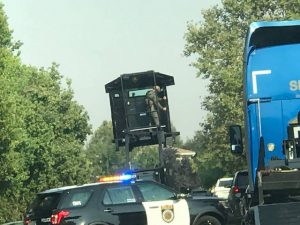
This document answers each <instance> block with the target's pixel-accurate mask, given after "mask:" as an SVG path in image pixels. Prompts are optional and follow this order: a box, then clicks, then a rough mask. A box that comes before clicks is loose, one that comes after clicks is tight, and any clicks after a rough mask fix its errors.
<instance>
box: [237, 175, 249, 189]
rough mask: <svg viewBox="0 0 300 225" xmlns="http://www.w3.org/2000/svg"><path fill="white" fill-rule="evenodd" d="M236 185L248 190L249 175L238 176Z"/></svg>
mask: <svg viewBox="0 0 300 225" xmlns="http://www.w3.org/2000/svg"><path fill="white" fill-rule="evenodd" d="M236 185H237V186H238V187H239V188H247V186H248V175H247V174H238V176H237V179H236Z"/></svg>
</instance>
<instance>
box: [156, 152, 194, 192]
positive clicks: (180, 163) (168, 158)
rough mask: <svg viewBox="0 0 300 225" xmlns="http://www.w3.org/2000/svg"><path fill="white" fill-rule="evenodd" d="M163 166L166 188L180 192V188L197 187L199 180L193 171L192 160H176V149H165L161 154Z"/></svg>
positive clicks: (184, 158)
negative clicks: (164, 168)
mask: <svg viewBox="0 0 300 225" xmlns="http://www.w3.org/2000/svg"><path fill="white" fill-rule="evenodd" d="M162 157H163V161H164V166H165V167H166V169H167V171H166V183H167V185H168V186H170V187H173V188H174V189H176V190H178V191H180V189H181V188H191V187H197V186H198V185H199V179H198V176H197V173H196V171H195V170H194V169H193V162H192V159H189V158H186V157H183V159H182V160H178V159H177V157H176V148H165V149H164V150H163V153H162Z"/></svg>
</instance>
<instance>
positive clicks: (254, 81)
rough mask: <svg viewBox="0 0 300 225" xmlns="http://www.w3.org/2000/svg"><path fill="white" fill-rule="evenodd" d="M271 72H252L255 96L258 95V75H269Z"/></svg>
mask: <svg viewBox="0 0 300 225" xmlns="http://www.w3.org/2000/svg"><path fill="white" fill-rule="evenodd" d="M271 72H272V71H271V70H256V71H252V86H253V94H257V80H256V79H257V78H256V76H258V75H268V74H271Z"/></svg>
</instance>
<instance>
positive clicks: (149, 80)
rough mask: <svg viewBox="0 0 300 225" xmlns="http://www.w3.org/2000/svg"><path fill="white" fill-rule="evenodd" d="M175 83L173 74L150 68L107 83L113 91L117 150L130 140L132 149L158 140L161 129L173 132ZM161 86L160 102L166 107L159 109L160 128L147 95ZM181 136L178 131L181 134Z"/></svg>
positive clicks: (112, 114)
mask: <svg viewBox="0 0 300 225" xmlns="http://www.w3.org/2000/svg"><path fill="white" fill-rule="evenodd" d="M169 85H174V78H173V77H172V76H169V75H166V74H162V73H158V72H154V71H146V72H140V73H130V74H122V75H121V76H120V77H118V78H117V79H115V80H113V81H111V82H109V83H107V84H106V85H105V91H106V93H108V94H109V99H110V107H111V117H112V124H113V132H114V142H115V144H116V149H117V150H118V149H119V146H124V145H125V139H126V138H127V140H128V141H129V149H130V150H131V149H132V148H133V147H137V146H145V145H152V144H157V143H158V138H157V130H158V129H162V130H163V131H164V133H165V137H170V136H172V135H174V134H172V131H171V123H170V111H169V104H168V93H167V88H166V87H167V86H169ZM156 86H159V87H160V92H158V93H157V99H159V101H160V102H159V104H160V105H161V106H162V107H164V108H165V109H166V110H158V112H157V113H158V115H159V127H158V126H157V125H156V124H155V123H154V122H153V114H151V112H149V106H148V105H147V99H146V94H147V92H149V91H151V90H152V89H153V87H156ZM177 135H178V133H177Z"/></svg>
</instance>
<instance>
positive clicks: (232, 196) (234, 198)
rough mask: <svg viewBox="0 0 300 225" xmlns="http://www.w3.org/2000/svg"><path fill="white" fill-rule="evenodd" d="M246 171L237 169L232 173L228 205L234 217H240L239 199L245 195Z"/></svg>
mask: <svg viewBox="0 0 300 225" xmlns="http://www.w3.org/2000/svg"><path fill="white" fill-rule="evenodd" d="M248 183H249V181H248V171H246V170H242V171H237V172H236V173H235V175H234V178H233V181H232V185H231V188H230V191H229V196H228V206H229V208H230V209H231V211H232V213H233V215H234V217H235V218H237V219H239V218H241V216H242V214H241V210H242V209H241V204H240V202H241V199H242V197H243V196H244V195H245V192H246V189H247V187H248Z"/></svg>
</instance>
